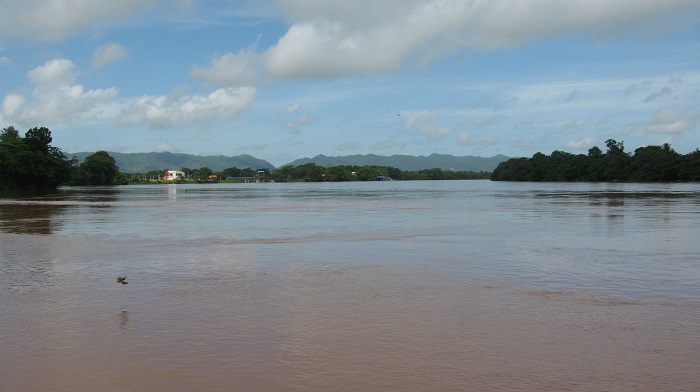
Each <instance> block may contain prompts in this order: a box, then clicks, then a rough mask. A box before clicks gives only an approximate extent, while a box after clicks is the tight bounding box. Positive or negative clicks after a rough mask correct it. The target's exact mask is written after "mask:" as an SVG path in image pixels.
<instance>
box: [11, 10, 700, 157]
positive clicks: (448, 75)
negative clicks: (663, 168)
mask: <svg viewBox="0 0 700 392" xmlns="http://www.w3.org/2000/svg"><path fill="white" fill-rule="evenodd" d="M7 126H14V127H16V128H17V129H18V130H20V132H24V131H26V130H27V129H29V128H32V127H40V126H45V127H47V128H49V129H50V130H51V133H52V135H53V143H52V145H53V146H55V147H58V148H60V149H61V150H62V151H64V152H66V153H74V152H92V151H98V150H106V151H114V152H124V153H129V152H152V151H157V152H161V151H170V152H175V153H188V154H197V155H228V156H232V155H239V154H249V155H252V156H255V157H257V158H261V159H265V160H268V161H269V162H271V163H272V164H273V165H276V166H279V165H282V164H285V163H289V162H291V161H293V160H295V159H298V158H303V157H313V156H315V155H318V154H325V155H331V156H338V155H353V154H377V155H394V154H406V155H430V154H433V153H438V154H451V155H457V156H465V155H474V156H484V157H489V156H493V155H497V154H504V155H507V156H511V157H521V156H526V157H529V156H532V155H533V154H535V153H537V152H543V153H545V154H549V153H551V152H552V151H555V150H561V151H567V152H571V153H576V154H579V153H587V151H588V149H589V148H591V147H593V146H599V147H600V148H601V149H603V150H604V151H605V141H606V140H607V139H615V140H616V141H618V142H620V141H621V142H624V146H625V150H626V151H628V152H632V151H634V149H636V148H638V147H643V146H647V145H660V144H662V143H670V144H671V146H672V147H673V148H674V149H675V150H676V151H678V152H679V153H683V154H686V153H689V152H691V151H694V150H695V149H697V148H700V0H663V1H661V0H566V1H563V0H492V1H486V0H382V1H376V0H353V1H335V0H248V1H246V0H240V1H227V0H219V1H215V0H169V1H168V0H120V1H113V0H23V1H16V0H0V128H5V127H7Z"/></svg>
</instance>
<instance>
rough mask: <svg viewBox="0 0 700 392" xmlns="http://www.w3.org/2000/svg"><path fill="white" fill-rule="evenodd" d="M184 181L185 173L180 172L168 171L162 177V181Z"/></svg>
mask: <svg viewBox="0 0 700 392" xmlns="http://www.w3.org/2000/svg"><path fill="white" fill-rule="evenodd" d="M184 179H185V172H183V171H180V170H168V171H166V172H165V174H164V175H163V180H164V181H175V180H184Z"/></svg>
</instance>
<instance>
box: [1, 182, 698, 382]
mask: <svg viewBox="0 0 700 392" xmlns="http://www.w3.org/2000/svg"><path fill="white" fill-rule="evenodd" d="M699 222H700V185H699V184H599V183H594V184H591V183H566V184H561V183H507V182H490V181H426V182H424V181H416V182H397V181H394V182H366V183H365V182H354V183H309V184H307V183H290V184H282V183H267V184H202V185H144V186H119V187H96V188H88V187H65V188H60V189H59V190H58V191H57V192H54V193H50V194H42V195H35V196H32V197H27V198H22V199H18V198H7V197H6V198H0V314H1V317H0V391H98V390H99V391H193V390H197V391H234V390H235V391H360V390H361V391H399V390H400V391H465V390H470V391H471V390H474V391H477V390H478V391H510V390H528V391H530V390H539V391H561V390H573V391H603V390H610V391H613V390H614V391H697V388H698V385H700V224H699ZM120 276H126V277H127V279H126V281H127V282H128V284H126V285H123V284H119V283H117V281H116V279H117V278H118V277H120Z"/></svg>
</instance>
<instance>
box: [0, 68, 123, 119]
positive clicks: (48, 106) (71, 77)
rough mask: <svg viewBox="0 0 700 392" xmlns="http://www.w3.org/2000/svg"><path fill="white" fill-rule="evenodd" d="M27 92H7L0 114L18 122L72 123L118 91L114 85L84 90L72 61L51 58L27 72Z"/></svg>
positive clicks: (115, 94)
mask: <svg viewBox="0 0 700 392" xmlns="http://www.w3.org/2000/svg"><path fill="white" fill-rule="evenodd" d="M27 78H28V79H29V80H30V82H31V83H32V84H33V89H32V90H31V92H30V93H29V94H23V93H21V92H17V93H10V94H7V95H6V96H5V98H4V99H3V102H2V116H3V117H4V118H5V119H6V120H7V121H11V122H14V123H17V124H19V125H20V126H36V125H37V124H49V123H50V124H54V123H71V122H73V121H76V120H78V119H79V118H84V117H85V113H87V112H89V111H91V110H92V109H94V108H95V106H97V105H99V104H101V103H104V102H106V101H108V100H110V99H112V98H114V97H115V96H117V94H118V90H117V89H116V88H108V89H95V90H85V88H84V87H83V86H81V85H79V84H74V82H75V65H74V64H73V62H71V61H70V60H66V59H54V60H50V61H47V62H46V63H44V64H43V65H41V66H39V67H37V68H34V69H33V70H31V71H29V72H28V73H27Z"/></svg>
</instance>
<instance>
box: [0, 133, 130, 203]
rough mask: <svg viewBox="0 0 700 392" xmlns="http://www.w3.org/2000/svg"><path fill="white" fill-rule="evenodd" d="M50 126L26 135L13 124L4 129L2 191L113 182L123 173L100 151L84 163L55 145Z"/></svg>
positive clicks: (1, 138)
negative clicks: (22, 134)
mask: <svg viewBox="0 0 700 392" xmlns="http://www.w3.org/2000/svg"><path fill="white" fill-rule="evenodd" d="M52 141H53V138H52V136H51V131H49V129H48V128H45V127H40V128H32V129H30V130H28V131H27V132H26V133H25V134H24V136H21V135H20V133H19V131H18V130H17V129H16V128H15V127H13V126H10V127H7V128H4V129H3V130H2V132H0V191H2V192H8V191H9V192H12V191H34V190H46V189H54V188H56V187H57V186H58V185H61V184H68V185H110V184H114V183H115V181H116V180H117V178H118V175H119V168H118V167H117V166H116V164H115V163H114V159H113V158H112V157H110V156H109V154H107V153H106V152H104V151H98V152H96V153H94V154H92V155H90V156H88V157H87V158H85V161H84V162H83V163H80V164H79V163H78V160H77V159H75V158H73V159H68V158H66V156H65V155H64V154H63V152H61V150H60V149H58V148H56V147H53V146H52V145H51V142H52Z"/></svg>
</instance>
